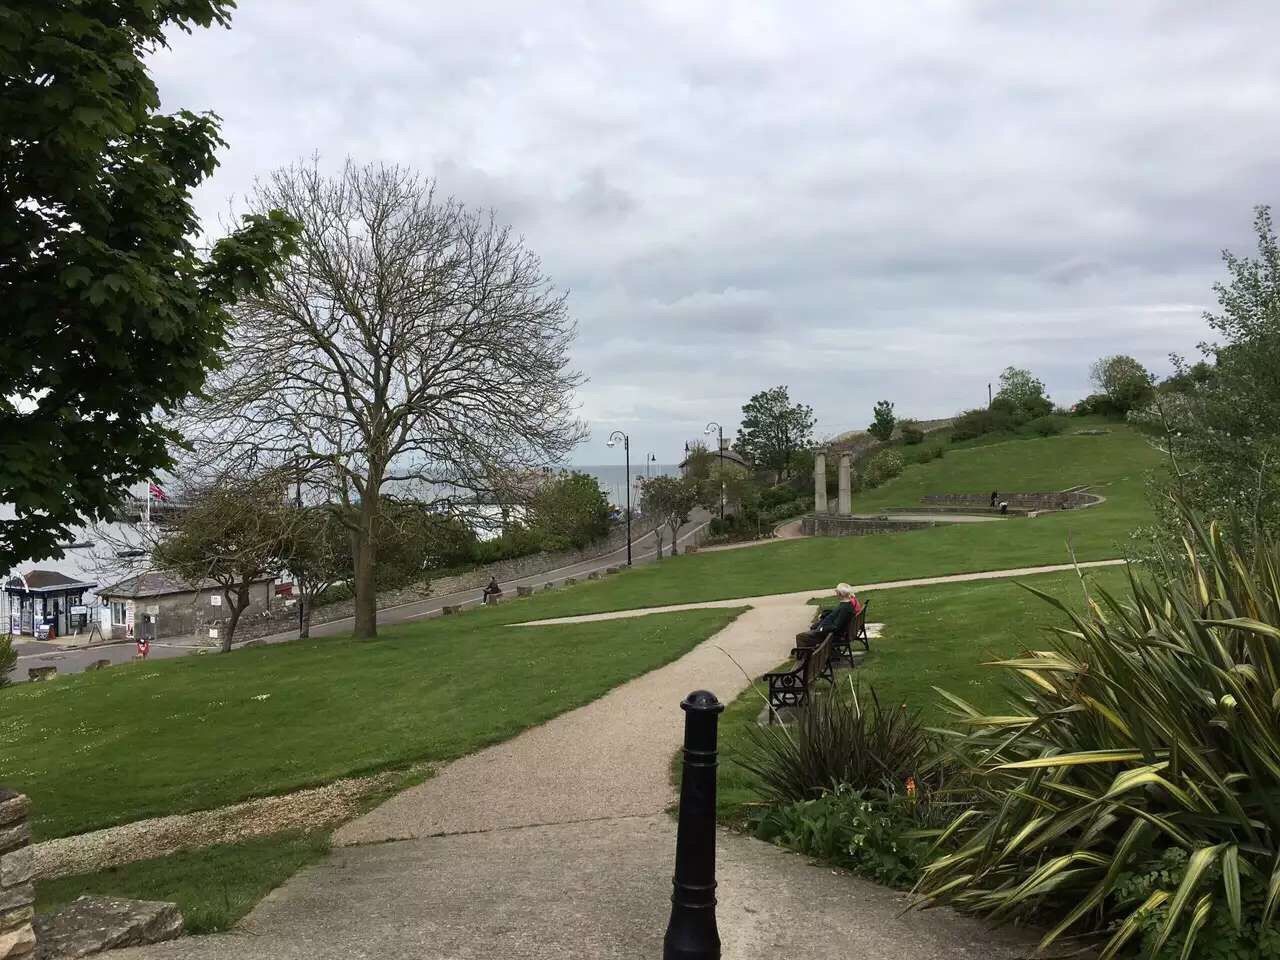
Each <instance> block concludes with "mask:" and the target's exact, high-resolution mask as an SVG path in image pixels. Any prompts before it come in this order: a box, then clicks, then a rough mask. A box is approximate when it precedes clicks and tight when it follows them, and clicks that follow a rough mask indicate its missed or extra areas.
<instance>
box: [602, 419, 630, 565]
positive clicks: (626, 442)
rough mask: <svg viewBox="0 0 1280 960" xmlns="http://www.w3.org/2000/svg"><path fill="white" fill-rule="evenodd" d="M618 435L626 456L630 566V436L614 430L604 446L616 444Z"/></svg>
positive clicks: (628, 557)
mask: <svg viewBox="0 0 1280 960" xmlns="http://www.w3.org/2000/svg"><path fill="white" fill-rule="evenodd" d="M618 437H621V438H622V450H623V453H624V454H625V456H626V464H627V566H628V567H629V566H631V438H630V437H629V436H627V435H626V434H625V433H623V432H622V431H621V430H615V431H613V433H611V434H609V442H608V443H607V444H606V446H609V447H612V446H616V445H617V443H618Z"/></svg>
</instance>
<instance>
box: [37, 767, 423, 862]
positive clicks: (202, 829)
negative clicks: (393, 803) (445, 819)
mask: <svg viewBox="0 0 1280 960" xmlns="http://www.w3.org/2000/svg"><path fill="white" fill-rule="evenodd" d="M403 779H404V774H403V773H398V772H390V773H384V774H379V775H377V776H373V777H359V778H353V779H349V780H335V781H334V782H333V783H330V784H327V785H325V786H323V787H315V788H313V789H311V790H299V791H298V792H297V793H290V794H285V795H284V796H280V797H264V798H263V799H261V800H248V801H246V802H244V803H237V804H233V805H232V806H229V807H220V808H218V809H217V810H204V811H201V812H198V813H183V814H175V815H173V816H169V817H156V818H154V819H151V820H138V821H136V822H134V823H126V824H122V825H120V826H118V827H107V828H106V829H104V830H95V831H93V832H92V833H82V834H79V835H78V836H74V837H61V838H59V839H57V840H46V841H45V842H44V843H38V844H35V845H34V846H33V847H32V851H33V853H34V854H35V874H34V876H35V879H37V880H45V879H48V878H50V877H62V876H67V875H69V874H75V873H89V872H92V871H95V870H102V869H105V868H107V867H114V866H119V865H120V864H122V863H132V862H134V861H135V860H149V859H151V858H153V857H163V856H167V855H169V854H171V853H177V852H178V851H180V850H193V849H199V848H200V847H208V846H212V845H213V844H216V843H234V842H236V841H237V840H243V839H245V838H248V837H258V836H265V835H267V834H272V833H280V832H282V831H285V830H302V829H305V830H315V829H320V828H324V827H335V826H337V825H338V824H340V823H345V822H346V821H347V820H350V819H352V818H353V817H355V816H357V815H359V814H360V813H362V812H363V811H364V809H365V802H366V801H367V800H368V799H369V798H371V797H373V796H375V795H376V794H378V793H381V792H384V791H386V790H389V789H391V788H392V787H394V786H396V785H397V784H399V783H401V782H402V781H403Z"/></svg>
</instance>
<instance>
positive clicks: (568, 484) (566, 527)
mask: <svg viewBox="0 0 1280 960" xmlns="http://www.w3.org/2000/svg"><path fill="white" fill-rule="evenodd" d="M609 514H610V507H609V500H608V498H607V497H606V496H605V495H604V491H603V490H601V489H600V484H599V483H598V482H597V481H596V479H595V477H592V476H589V475H587V474H585V473H579V472H577V471H572V472H565V473H560V474H557V475H555V476H553V477H549V478H547V479H546V480H545V481H544V482H543V483H542V485H541V486H540V487H539V488H538V490H537V492H536V493H534V495H533V497H532V498H531V499H530V501H529V511H528V517H529V521H528V522H529V527H530V528H531V529H533V530H536V531H537V532H538V538H539V540H540V541H541V548H542V549H544V550H570V549H581V548H582V547H585V546H586V545H587V544H589V543H594V542H596V541H598V540H603V539H604V538H605V537H607V536H608V535H609V528H610V521H609Z"/></svg>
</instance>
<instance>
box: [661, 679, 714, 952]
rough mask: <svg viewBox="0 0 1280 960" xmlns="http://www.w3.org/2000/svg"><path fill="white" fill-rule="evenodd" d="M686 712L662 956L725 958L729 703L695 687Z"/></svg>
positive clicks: (685, 707) (685, 702)
mask: <svg viewBox="0 0 1280 960" xmlns="http://www.w3.org/2000/svg"><path fill="white" fill-rule="evenodd" d="M680 709H681V710H683V711H684V777H683V779H682V780H681V782H680V822H679V826H677V828H676V873H675V876H674V877H673V878H672V885H673V890H672V892H671V921H670V922H669V923H668V924H667V935H666V937H664V938H663V941H662V960H720V933H719V931H718V930H716V726H717V725H718V724H719V722H720V713H721V711H723V710H724V704H722V703H721V702H720V701H719V700H717V699H716V695H715V694H714V693H710V692H708V691H706V690H695V691H694V692H693V693H691V694H689V696H687V697H685V698H684V702H683V703H681V704H680Z"/></svg>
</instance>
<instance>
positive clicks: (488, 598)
mask: <svg viewBox="0 0 1280 960" xmlns="http://www.w3.org/2000/svg"><path fill="white" fill-rule="evenodd" d="M483 596H484V602H485V603H494V602H496V601H497V599H498V598H499V597H500V596H502V588H501V587H500V586H498V578H497V577H492V578H490V580H489V585H488V586H487V587H485V588H484V595H483Z"/></svg>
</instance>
